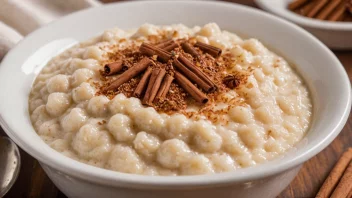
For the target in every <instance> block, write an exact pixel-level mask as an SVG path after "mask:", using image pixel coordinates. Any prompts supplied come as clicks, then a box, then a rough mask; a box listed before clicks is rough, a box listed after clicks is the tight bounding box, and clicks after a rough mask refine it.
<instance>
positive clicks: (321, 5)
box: [288, 0, 352, 21]
mask: <svg viewBox="0 0 352 198" xmlns="http://www.w3.org/2000/svg"><path fill="white" fill-rule="evenodd" d="M288 9H290V10H292V11H294V12H295V13H297V14H300V15H303V16H306V17H309V18H315V19H320V20H328V21H346V20H347V19H348V18H349V17H351V16H352V0H294V1H293V2H292V3H290V4H289V5H288Z"/></svg>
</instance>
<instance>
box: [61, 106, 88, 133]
mask: <svg viewBox="0 0 352 198" xmlns="http://www.w3.org/2000/svg"><path fill="white" fill-rule="evenodd" d="M86 121H87V115H86V112H85V111H84V110H83V109H81V108H73V109H71V111H70V113H68V114H67V115H66V116H65V117H63V118H62V120H61V126H62V128H63V130H64V131H65V132H76V131H78V130H79V129H80V128H81V127H82V126H83V125H84V123H85V122H86Z"/></svg>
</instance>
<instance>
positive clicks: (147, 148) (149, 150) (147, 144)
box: [133, 131, 161, 160]
mask: <svg viewBox="0 0 352 198" xmlns="http://www.w3.org/2000/svg"><path fill="white" fill-rule="evenodd" d="M160 144H161V141H160V139H159V138H158V136H155V135H153V134H148V133H146V132H144V131H142V132H139V133H138V134H137V136H136V138H135V139H134V140H133V148H134V149H135V150H136V151H137V153H138V154H140V155H141V156H143V157H144V158H146V159H148V160H153V159H154V158H155V156H156V151H157V150H158V149H159V147H160Z"/></svg>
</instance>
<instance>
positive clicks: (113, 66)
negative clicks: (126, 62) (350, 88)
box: [104, 60, 124, 76]
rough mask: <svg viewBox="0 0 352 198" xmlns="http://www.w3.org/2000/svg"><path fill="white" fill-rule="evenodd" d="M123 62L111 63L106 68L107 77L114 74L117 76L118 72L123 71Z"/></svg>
mask: <svg viewBox="0 0 352 198" xmlns="http://www.w3.org/2000/svg"><path fill="white" fill-rule="evenodd" d="M123 68H124V67H123V61H122V60H118V61H116V62H114V63H109V64H106V65H105V66H104V74H105V75H106V76H110V75H113V74H116V73H117V72H119V71H121V70H122V69H123Z"/></svg>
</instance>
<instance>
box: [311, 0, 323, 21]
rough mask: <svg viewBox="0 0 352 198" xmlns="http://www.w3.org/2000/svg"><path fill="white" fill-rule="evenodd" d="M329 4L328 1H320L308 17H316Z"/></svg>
mask: <svg viewBox="0 0 352 198" xmlns="http://www.w3.org/2000/svg"><path fill="white" fill-rule="evenodd" d="M327 2H328V0H318V1H316V2H315V5H314V6H313V8H312V10H311V11H309V12H308V14H307V17H310V18H312V17H314V16H315V15H316V14H317V13H318V12H319V10H320V9H321V8H323V7H324V5H325V4H326V3H327Z"/></svg>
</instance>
